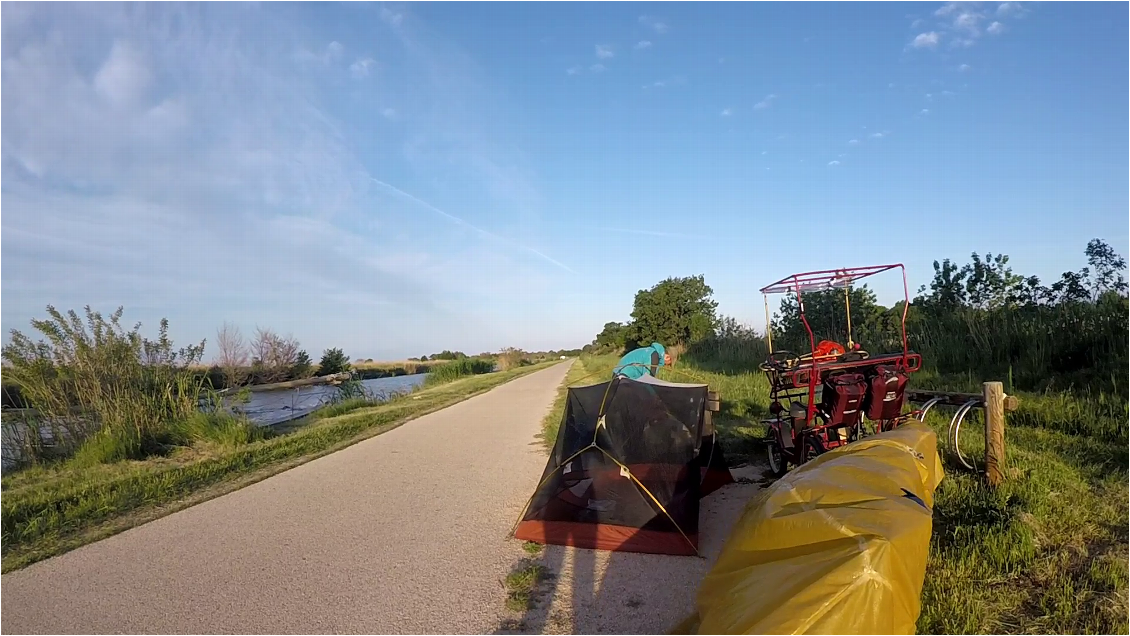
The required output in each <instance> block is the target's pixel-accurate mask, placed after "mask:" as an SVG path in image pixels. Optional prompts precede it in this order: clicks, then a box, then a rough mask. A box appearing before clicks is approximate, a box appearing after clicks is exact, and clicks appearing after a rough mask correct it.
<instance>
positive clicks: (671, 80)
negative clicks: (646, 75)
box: [643, 75, 687, 89]
mask: <svg viewBox="0 0 1130 636" xmlns="http://www.w3.org/2000/svg"><path fill="white" fill-rule="evenodd" d="M686 83H687V78H686V76H685V75H672V76H671V77H666V78H663V79H661V80H656V81H654V82H652V83H650V84H644V85H643V88H645V89H649V88H671V87H673V86H682V85H683V84H686Z"/></svg>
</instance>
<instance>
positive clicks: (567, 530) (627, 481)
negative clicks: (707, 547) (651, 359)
mask: <svg viewBox="0 0 1130 636" xmlns="http://www.w3.org/2000/svg"><path fill="white" fill-rule="evenodd" d="M707 389H708V387H707V386H706V385H704V384H674V383H670V382H664V381H662V380H657V379H655V378H653V377H651V376H644V377H643V378H640V379H639V380H634V379H630V378H623V377H619V378H615V379H613V380H611V381H609V382H604V383H601V384H596V385H592V386H586V387H575V388H574V387H571V388H569V390H568V395H567V402H566V406H565V414H564V417H563V420H562V423H561V428H560V430H559V431H558V435H557V440H556V443H555V444H554V447H553V452H552V454H551V456H550V458H549V461H548V463H547V464H546V468H545V471H544V472H543V474H542V478H541V480H540V483H539V485H538V487H537V489H536V491H535V492H534V495H533V497H532V498H531V500H530V502H529V504H528V505H527V507H526V510H525V512H524V514H523V515H522V518H521V520H520V521H519V523H518V525H517V526H516V528H515V531H514V536H515V537H517V538H519V539H525V540H527V541H536V542H539V543H552V544H559V545H572V546H576V547H584V548H595V549H602V550H622V551H631V552H651V553H660V554H697V551H698V509H699V499H701V498H702V497H703V496H705V495H706V494H708V492H710V491H712V490H714V489H716V488H718V487H720V486H721V485H724V484H725V483H729V482H732V481H733V478H732V477H731V476H730V472H729V469H728V468H726V465H725V459H724V458H723V455H722V452H721V448H720V445H719V444H717V442H716V441H715V440H714V437H713V435H710V436H704V435H703V413H704V410H705V406H706V398H707Z"/></svg>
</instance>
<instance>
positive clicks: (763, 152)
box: [761, 150, 769, 157]
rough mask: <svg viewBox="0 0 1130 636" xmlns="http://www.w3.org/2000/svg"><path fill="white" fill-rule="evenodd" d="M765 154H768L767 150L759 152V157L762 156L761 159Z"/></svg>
mask: <svg viewBox="0 0 1130 636" xmlns="http://www.w3.org/2000/svg"><path fill="white" fill-rule="evenodd" d="M767 154H769V151H768V150H762V151H761V156H762V157H764V156H765V155H767Z"/></svg>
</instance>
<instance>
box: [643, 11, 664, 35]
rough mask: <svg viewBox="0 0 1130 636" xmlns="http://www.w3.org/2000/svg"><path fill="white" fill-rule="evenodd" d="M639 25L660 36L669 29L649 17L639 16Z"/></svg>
mask: <svg viewBox="0 0 1130 636" xmlns="http://www.w3.org/2000/svg"><path fill="white" fill-rule="evenodd" d="M640 24H642V25H644V26H646V27H648V28H650V29H652V30H653V31H655V32H656V33H660V34H662V33H666V32H667V31H668V29H669V27H668V26H667V25H666V24H665V23H663V22H660V21H659V20H658V19H656V18H654V17H652V16H649V15H641V16H640Z"/></svg>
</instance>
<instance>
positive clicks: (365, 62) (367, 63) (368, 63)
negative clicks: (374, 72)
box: [349, 57, 377, 79]
mask: <svg viewBox="0 0 1130 636" xmlns="http://www.w3.org/2000/svg"><path fill="white" fill-rule="evenodd" d="M376 63H377V61H376V60H374V59H373V58H370V57H366V58H363V59H360V60H357V61H356V62H354V63H352V64H350V65H349V72H350V73H352V74H353V77H355V78H357V79H361V78H363V77H368V75H369V69H370V68H372V67H373V66H375V65H376Z"/></svg>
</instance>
